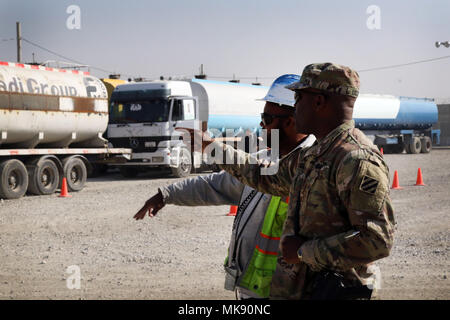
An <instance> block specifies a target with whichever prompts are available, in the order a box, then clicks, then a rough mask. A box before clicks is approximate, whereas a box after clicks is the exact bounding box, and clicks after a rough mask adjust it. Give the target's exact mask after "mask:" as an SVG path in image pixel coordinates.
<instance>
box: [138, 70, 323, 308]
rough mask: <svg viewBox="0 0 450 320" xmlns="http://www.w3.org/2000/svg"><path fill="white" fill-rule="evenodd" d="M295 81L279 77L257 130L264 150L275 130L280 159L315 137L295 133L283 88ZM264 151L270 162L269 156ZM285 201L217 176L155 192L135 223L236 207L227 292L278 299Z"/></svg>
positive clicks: (288, 76)
mask: <svg viewBox="0 0 450 320" xmlns="http://www.w3.org/2000/svg"><path fill="white" fill-rule="evenodd" d="M299 78H300V77H299V76H298V75H293V74H286V75H283V76H280V77H278V78H277V79H276V80H275V81H274V82H273V84H272V85H271V87H270V89H269V91H268V93H267V95H266V96H265V97H264V98H263V99H262V100H264V101H266V104H265V106H264V111H263V113H261V123H260V125H261V127H262V128H263V129H265V130H267V137H268V141H267V145H268V146H270V145H271V144H272V143H274V141H271V130H274V129H278V130H279V152H280V156H281V157H283V156H286V155H287V154H288V153H289V152H291V151H293V150H294V149H297V148H306V147H309V146H311V145H312V144H313V143H314V141H315V137H314V136H313V135H309V136H308V135H305V134H298V133H296V128H295V119H294V114H295V113H294V111H295V109H294V103H295V101H294V94H293V92H292V91H291V90H288V89H286V88H285V86H286V85H289V84H291V83H294V82H297V81H298V80H299ZM264 151H265V153H266V154H267V156H269V154H268V153H270V150H269V151H267V150H264ZM288 201H289V199H287V198H280V197H276V196H271V195H268V194H263V193H261V192H257V191H256V190H254V189H252V188H250V187H249V186H246V185H244V184H242V183H241V182H239V181H238V180H237V179H236V178H234V177H233V176H231V175H230V174H228V173H226V172H225V171H221V172H219V173H213V174H210V175H206V176H198V177H195V178H190V179H186V180H183V181H181V182H178V183H174V184H172V185H169V186H167V187H161V188H159V190H158V193H157V194H155V195H154V196H153V197H151V198H150V199H149V200H148V201H147V202H146V203H145V205H144V206H143V207H142V209H141V210H139V212H138V213H137V214H136V215H135V216H134V218H135V219H136V220H140V219H143V218H144V217H145V215H146V213H147V212H148V215H149V216H150V217H153V216H154V215H156V213H157V212H158V211H159V210H160V209H161V208H162V207H164V205H166V204H174V205H179V206H213V205H238V211H237V213H236V217H235V221H234V223H233V230H232V235H231V240H230V245H229V248H228V257H227V258H226V260H225V265H224V267H225V271H226V277H225V289H227V290H235V292H236V297H237V299H261V298H269V296H271V297H272V296H275V297H276V298H283V297H282V296H281V297H280V296H277V294H276V292H277V289H276V288H272V289H273V290H272V292H271V284H272V277H273V275H274V273H275V272H276V274H277V275H280V276H283V272H285V270H286V272H287V271H288V267H289V266H283V265H280V264H278V263H277V260H279V259H278V257H279V248H278V247H279V242H280V237H281V234H282V231H283V225H284V221H285V218H286V213H287V207H288V204H287V203H288Z"/></svg>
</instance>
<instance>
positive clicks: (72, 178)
mask: <svg viewBox="0 0 450 320" xmlns="http://www.w3.org/2000/svg"><path fill="white" fill-rule="evenodd" d="M62 164H63V170H64V176H65V177H66V179H67V188H68V189H69V191H80V190H82V189H83V188H84V186H85V184H86V179H87V169H86V165H85V164H84V162H83V160H81V159H80V158H77V157H69V158H65V159H64V160H63V162H62Z"/></svg>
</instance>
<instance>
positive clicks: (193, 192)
mask: <svg viewBox="0 0 450 320" xmlns="http://www.w3.org/2000/svg"><path fill="white" fill-rule="evenodd" d="M314 141H315V137H314V136H313V135H310V136H308V137H307V138H306V139H305V140H303V142H302V143H301V144H300V145H299V146H298V147H297V148H305V147H309V146H311V145H312V144H313V143H314ZM297 148H296V149H297ZM253 190H254V189H252V188H250V187H249V186H246V185H244V184H242V183H241V182H240V181H239V180H237V179H236V178H234V177H233V176H232V175H230V174H228V173H227V172H225V171H221V172H219V173H213V174H209V175H206V176H197V177H195V178H189V179H185V180H183V181H180V182H177V183H174V184H171V185H169V186H167V187H161V188H160V191H161V193H162V196H163V199H164V202H165V203H167V204H174V205H179V206H211V205H213V206H214V205H236V206H238V205H239V206H241V205H242V204H243V202H244V201H245V200H246V198H249V199H247V203H246V206H245V209H244V210H243V211H242V212H240V215H237V216H236V219H235V223H234V224H233V230H232V235H231V241H230V246H229V251H228V252H229V258H228V266H229V267H231V268H234V269H236V271H237V274H236V277H237V279H238V280H237V287H238V288H239V277H240V276H241V275H243V273H244V271H245V268H246V266H247V265H248V263H249V262H250V260H251V257H252V255H253V252H254V249H255V244H256V238H257V235H258V234H259V231H260V230H261V228H262V225H263V223H264V217H265V213H266V211H267V207H268V205H269V203H270V200H271V199H272V196H271V195H268V194H263V193H261V192H256V191H254V192H253V194H251V193H252V191H253ZM249 195H250V197H249ZM239 289H240V291H241V293H243V294H244V295H247V296H251V297H256V298H257V297H258V296H256V294H255V293H253V292H252V291H249V290H246V289H244V288H239Z"/></svg>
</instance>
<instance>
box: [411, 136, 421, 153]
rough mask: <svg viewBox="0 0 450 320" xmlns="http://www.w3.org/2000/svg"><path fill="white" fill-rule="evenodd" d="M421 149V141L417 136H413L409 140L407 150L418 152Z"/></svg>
mask: <svg viewBox="0 0 450 320" xmlns="http://www.w3.org/2000/svg"><path fill="white" fill-rule="evenodd" d="M421 149H422V143H421V142H420V139H419V138H418V137H413V138H412V139H411V142H410V143H409V150H411V153H412V154H416V153H420V150H421Z"/></svg>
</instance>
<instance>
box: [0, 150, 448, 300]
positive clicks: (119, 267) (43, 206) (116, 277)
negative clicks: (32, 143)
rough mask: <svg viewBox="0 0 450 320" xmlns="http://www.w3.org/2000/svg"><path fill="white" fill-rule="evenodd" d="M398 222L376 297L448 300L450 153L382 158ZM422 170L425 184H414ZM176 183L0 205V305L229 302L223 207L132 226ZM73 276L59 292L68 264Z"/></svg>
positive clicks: (96, 184) (92, 186)
mask: <svg viewBox="0 0 450 320" xmlns="http://www.w3.org/2000/svg"><path fill="white" fill-rule="evenodd" d="M385 158H386V160H387V162H388V164H389V167H390V170H391V179H392V176H393V173H394V170H398V173H399V178H400V185H401V186H402V187H404V189H402V190H392V191H391V198H392V199H393V205H394V209H395V214H396V219H397V223H398V226H397V231H396V238H395V246H394V249H393V250H392V253H391V255H390V256H389V257H388V258H386V259H383V260H381V261H379V262H378V265H379V267H380V268H381V273H382V285H381V292H380V298H381V299H449V298H450V283H449V280H448V277H449V276H450V272H449V271H450V268H449V261H448V255H449V251H450V246H449V243H450V242H449V238H450V237H449V225H450V222H449V213H450V196H449V190H450V149H448V148H447V149H446V148H442V149H436V150H433V152H432V153H431V154H419V155H407V154H403V155H386V156H385ZM419 167H420V168H422V172H423V176H424V181H425V184H427V186H425V187H416V186H414V184H415V181H416V174H417V169H418V168H419ZM176 181H178V179H172V178H167V177H166V176H164V175H161V174H159V175H156V174H148V175H145V176H143V177H139V178H136V179H129V180H126V179H123V178H122V177H121V176H120V175H119V174H117V173H109V174H107V175H105V176H103V177H101V178H95V179H90V180H89V181H88V184H87V186H86V187H85V189H84V190H83V191H81V192H78V193H73V194H72V198H59V197H58V196H57V195H56V194H55V195H51V196H27V197H24V198H21V199H18V200H0V299H234V294H233V293H231V292H228V291H225V290H224V289H223V280H224V273H223V271H222V263H223V260H224V258H225V256H226V251H227V245H228V241H229V238H230V233H231V225H232V222H233V218H232V217H227V216H226V213H228V209H229V207H228V206H218V207H176V206H166V207H165V208H164V209H162V210H161V211H160V213H159V214H158V216H157V217H155V218H153V219H148V218H146V219H145V220H143V221H139V222H137V221H135V220H134V219H132V216H133V215H134V213H135V212H136V211H137V210H138V209H139V208H140V206H141V205H142V204H143V203H144V201H145V200H146V199H147V198H148V197H149V196H150V195H152V194H153V193H154V192H156V189H157V187H158V186H161V185H167V184H170V183H173V182H176ZM73 265H75V266H78V267H79V268H80V272H81V285H80V289H68V288H67V279H68V278H69V277H70V274H69V273H68V272H67V268H68V267H69V266H73Z"/></svg>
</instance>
